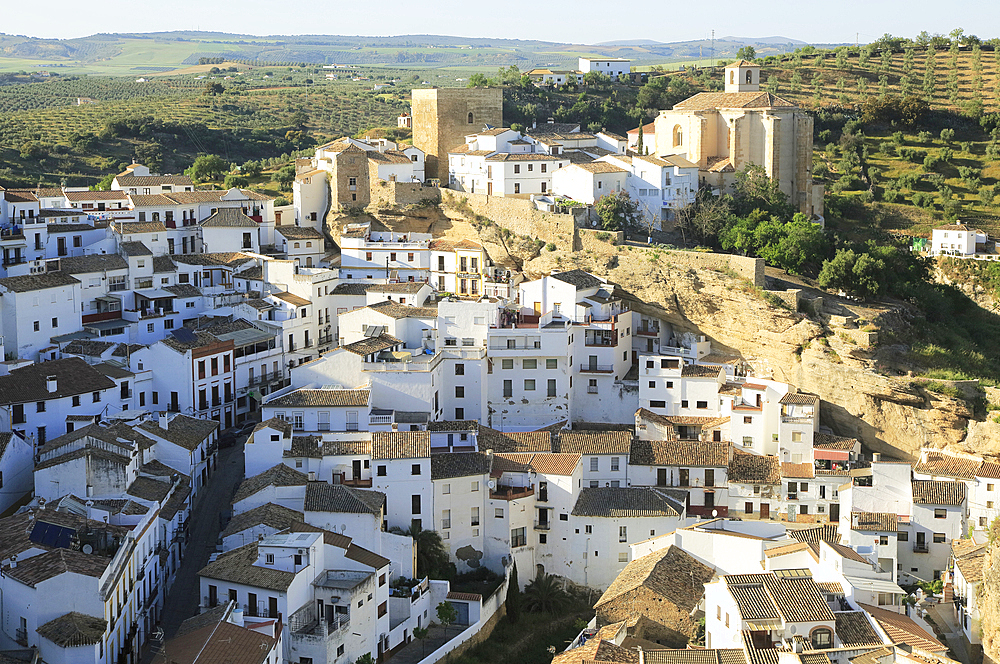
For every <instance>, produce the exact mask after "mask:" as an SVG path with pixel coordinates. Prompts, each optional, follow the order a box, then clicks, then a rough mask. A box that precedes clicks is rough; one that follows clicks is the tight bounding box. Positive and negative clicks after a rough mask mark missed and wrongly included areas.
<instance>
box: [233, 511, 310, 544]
mask: <svg viewBox="0 0 1000 664" xmlns="http://www.w3.org/2000/svg"><path fill="white" fill-rule="evenodd" d="M304 518H305V516H304V515H303V514H302V512H298V511H296V510H293V509H289V508H287V507H285V506H283V505H275V504H274V503H267V504H265V505H260V506H259V507H255V508H253V509H252V510H247V511H246V512H240V513H239V514H234V515H233V518H232V519H230V520H229V523H228V524H227V525H226V529H225V530H223V531H222V535H221V537H229V536H230V535H234V534H236V533H241V532H243V531H244V530H247V529H249V528H253V527H254V526H268V527H269V528H274V529H275V530H286V529H288V528H291V527H292V525H294V524H296V523H299V522H301V521H302V520H303V519H304Z"/></svg>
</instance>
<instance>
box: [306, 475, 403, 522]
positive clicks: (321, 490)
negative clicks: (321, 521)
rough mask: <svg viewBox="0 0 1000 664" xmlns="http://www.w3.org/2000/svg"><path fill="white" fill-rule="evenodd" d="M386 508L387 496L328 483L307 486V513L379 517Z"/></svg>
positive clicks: (315, 483) (311, 483)
mask: <svg viewBox="0 0 1000 664" xmlns="http://www.w3.org/2000/svg"><path fill="white" fill-rule="evenodd" d="M384 507H385V494H384V493H382V492H381V491H366V490H364V489H355V488H353V487H349V486H344V485H343V484H328V483H326V482H309V483H308V484H306V497H305V502H304V503H303V509H304V510H305V511H306V512H345V513H349V514H374V515H375V516H378V515H379V514H381V513H382V510H383V509H384Z"/></svg>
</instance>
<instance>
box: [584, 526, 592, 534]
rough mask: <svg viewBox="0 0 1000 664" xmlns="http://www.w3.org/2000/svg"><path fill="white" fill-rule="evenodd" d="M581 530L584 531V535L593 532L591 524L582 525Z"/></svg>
mask: <svg viewBox="0 0 1000 664" xmlns="http://www.w3.org/2000/svg"><path fill="white" fill-rule="evenodd" d="M583 532H584V534H585V535H593V534H594V527H593V526H584V527H583Z"/></svg>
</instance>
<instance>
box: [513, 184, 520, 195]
mask: <svg viewBox="0 0 1000 664" xmlns="http://www.w3.org/2000/svg"><path fill="white" fill-rule="evenodd" d="M514 193H515V194H520V193H521V183H520V182H515V183H514Z"/></svg>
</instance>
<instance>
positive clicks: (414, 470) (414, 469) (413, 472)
mask: <svg viewBox="0 0 1000 664" xmlns="http://www.w3.org/2000/svg"><path fill="white" fill-rule="evenodd" d="M419 474H420V464H419V463H415V464H413V465H411V466H410V475H419Z"/></svg>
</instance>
